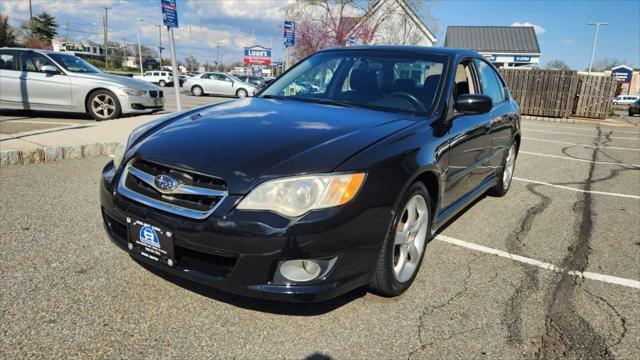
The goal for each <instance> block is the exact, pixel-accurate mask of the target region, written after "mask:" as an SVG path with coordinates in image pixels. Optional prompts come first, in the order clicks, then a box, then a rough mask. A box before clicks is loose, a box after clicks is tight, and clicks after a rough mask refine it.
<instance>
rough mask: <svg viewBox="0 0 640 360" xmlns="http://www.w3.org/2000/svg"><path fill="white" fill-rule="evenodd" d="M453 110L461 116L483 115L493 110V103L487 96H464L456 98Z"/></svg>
mask: <svg viewBox="0 0 640 360" xmlns="http://www.w3.org/2000/svg"><path fill="white" fill-rule="evenodd" d="M453 108H454V109H455V110H456V111H457V112H459V113H462V114H467V115H477V114H485V113H488V112H489V111H491V109H493V101H492V100H491V98H490V97H489V96H487V95H479V94H464V95H460V96H458V99H456V103H455V104H454V105H453Z"/></svg>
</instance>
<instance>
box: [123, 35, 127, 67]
mask: <svg viewBox="0 0 640 360" xmlns="http://www.w3.org/2000/svg"><path fill="white" fill-rule="evenodd" d="M127 55H128V54H127V38H122V59H123V61H125V62H126V61H127ZM123 67H124V65H123Z"/></svg>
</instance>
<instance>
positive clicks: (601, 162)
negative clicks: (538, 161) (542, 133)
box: [518, 150, 640, 168]
mask: <svg viewBox="0 0 640 360" xmlns="http://www.w3.org/2000/svg"><path fill="white" fill-rule="evenodd" d="M519 154H527V155H535V156H544V157H550V158H556V159H563V160H573V161H581V162H586V163H594V164H603V165H616V166H624V167H630V168H640V165H636V164H625V163H617V162H613V161H591V160H587V159H576V158H572V157H569V156H559V155H549V154H541V153H536V152H530V151H523V150H520V151H518V155H519Z"/></svg>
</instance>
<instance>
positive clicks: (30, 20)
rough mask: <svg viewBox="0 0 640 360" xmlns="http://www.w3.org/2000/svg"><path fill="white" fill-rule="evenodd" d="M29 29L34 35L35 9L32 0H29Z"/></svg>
mask: <svg viewBox="0 0 640 360" xmlns="http://www.w3.org/2000/svg"><path fill="white" fill-rule="evenodd" d="M29 31H30V32H31V36H33V9H32V7H31V0H29Z"/></svg>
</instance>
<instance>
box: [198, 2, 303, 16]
mask: <svg viewBox="0 0 640 360" xmlns="http://www.w3.org/2000/svg"><path fill="white" fill-rule="evenodd" d="M291 1H292V0H244V1H238V0H218V1H195V0H189V2H188V3H187V6H188V7H189V9H192V10H195V11H196V14H197V15H203V16H212V17H213V16H215V15H220V16H221V17H230V18H241V19H265V20H281V19H283V16H284V13H283V11H282V8H283V7H284V6H286V5H287V3H289V2H291Z"/></svg>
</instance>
